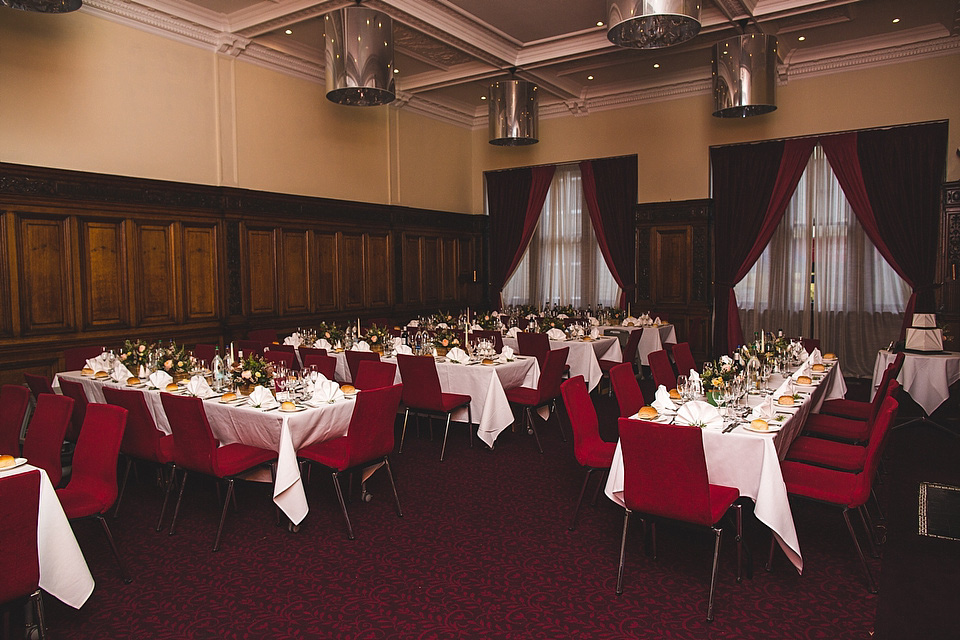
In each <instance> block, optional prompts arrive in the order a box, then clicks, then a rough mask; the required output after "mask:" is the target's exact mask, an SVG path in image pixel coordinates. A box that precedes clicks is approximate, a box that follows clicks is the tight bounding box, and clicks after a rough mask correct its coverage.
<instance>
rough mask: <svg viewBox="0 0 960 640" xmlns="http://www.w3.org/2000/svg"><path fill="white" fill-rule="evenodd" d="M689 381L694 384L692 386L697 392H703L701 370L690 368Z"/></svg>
mask: <svg viewBox="0 0 960 640" xmlns="http://www.w3.org/2000/svg"><path fill="white" fill-rule="evenodd" d="M687 382H688V383H691V382H692V383H693V386H692V387H691V388H693V389H697V393H702V390H703V382H701V380H700V372H698V371H697V370H696V369H690V375H688V376H687Z"/></svg>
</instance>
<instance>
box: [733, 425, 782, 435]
mask: <svg viewBox="0 0 960 640" xmlns="http://www.w3.org/2000/svg"><path fill="white" fill-rule="evenodd" d="M767 424H768V426H767V428H766V429H754V428H753V427H752V426H750V424H744V425H741V426H742V427H743V428H744V429H746V430H747V431H753V432H754V433H776V432H777V431H780V429H781V428H783V425H782V424H769V423H767Z"/></svg>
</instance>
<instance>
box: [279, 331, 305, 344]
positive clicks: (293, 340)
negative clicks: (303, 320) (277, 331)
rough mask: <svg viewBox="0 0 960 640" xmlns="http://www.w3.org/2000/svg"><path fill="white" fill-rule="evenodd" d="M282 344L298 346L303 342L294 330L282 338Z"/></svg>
mask: <svg viewBox="0 0 960 640" xmlns="http://www.w3.org/2000/svg"><path fill="white" fill-rule="evenodd" d="M283 344H292V345H293V346H295V347H299V346H300V345H302V344H303V338H302V337H301V336H300V334H299V333H297V332H296V331H294V332H293V333H291V334H290V335H289V336H287V337H286V338H284V339H283Z"/></svg>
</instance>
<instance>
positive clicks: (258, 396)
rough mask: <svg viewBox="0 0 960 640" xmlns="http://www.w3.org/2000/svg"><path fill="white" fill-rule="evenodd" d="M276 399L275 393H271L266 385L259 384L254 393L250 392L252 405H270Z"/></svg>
mask: <svg viewBox="0 0 960 640" xmlns="http://www.w3.org/2000/svg"><path fill="white" fill-rule="evenodd" d="M274 403H275V400H274V398H273V394H272V393H270V391H269V390H267V389H266V388H265V387H263V386H261V385H259V384H258V385H257V387H256V388H255V389H254V390H253V393H251V394H250V406H251V407H264V408H266V407H269V406H270V405H272V404H274Z"/></svg>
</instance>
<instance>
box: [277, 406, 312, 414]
mask: <svg viewBox="0 0 960 640" xmlns="http://www.w3.org/2000/svg"><path fill="white" fill-rule="evenodd" d="M306 410H307V408H306V407H294V408H293V409H284V408H283V407H280V411H282V412H283V413H296V412H297V411H306Z"/></svg>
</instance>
